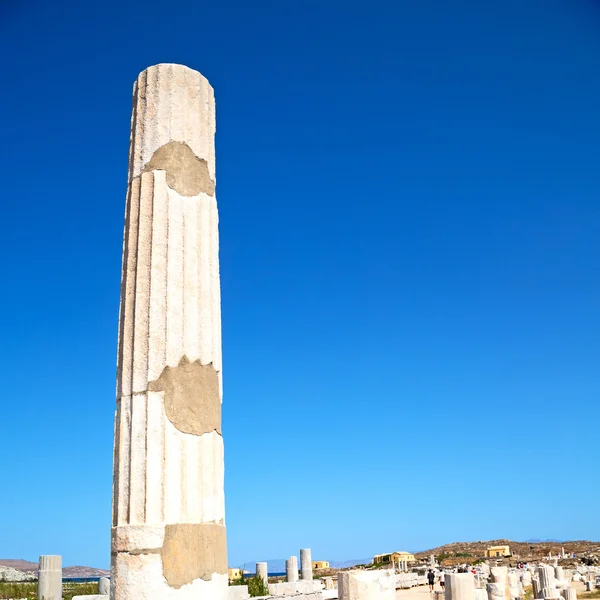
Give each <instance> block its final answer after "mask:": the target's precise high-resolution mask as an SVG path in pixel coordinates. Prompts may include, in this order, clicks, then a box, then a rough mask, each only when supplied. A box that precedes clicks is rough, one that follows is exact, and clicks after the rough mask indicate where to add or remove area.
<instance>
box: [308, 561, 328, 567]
mask: <svg viewBox="0 0 600 600" xmlns="http://www.w3.org/2000/svg"><path fill="white" fill-rule="evenodd" d="M312 568H313V569H329V562H327V561H326V560H313V561H312Z"/></svg>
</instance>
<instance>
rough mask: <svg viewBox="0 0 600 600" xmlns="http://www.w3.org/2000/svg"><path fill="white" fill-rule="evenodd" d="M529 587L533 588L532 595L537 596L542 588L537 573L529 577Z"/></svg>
mask: <svg viewBox="0 0 600 600" xmlns="http://www.w3.org/2000/svg"><path fill="white" fill-rule="evenodd" d="M531 587H532V589H533V597H534V598H539V597H540V595H541V592H542V588H541V587H540V580H539V577H538V576H537V575H536V576H535V577H532V578H531Z"/></svg>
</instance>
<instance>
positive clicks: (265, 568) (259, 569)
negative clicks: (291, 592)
mask: <svg viewBox="0 0 600 600" xmlns="http://www.w3.org/2000/svg"><path fill="white" fill-rule="evenodd" d="M256 574H257V575H258V576H259V577H260V578H261V579H262V580H263V581H264V582H265V585H269V565H268V564H267V563H266V562H257V563H256Z"/></svg>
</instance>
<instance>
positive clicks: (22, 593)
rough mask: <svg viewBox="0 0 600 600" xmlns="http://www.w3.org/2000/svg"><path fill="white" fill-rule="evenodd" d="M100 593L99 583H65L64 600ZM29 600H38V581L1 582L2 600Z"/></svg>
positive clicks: (0, 596) (0, 594) (0, 592)
mask: <svg viewBox="0 0 600 600" xmlns="http://www.w3.org/2000/svg"><path fill="white" fill-rule="evenodd" d="M97 593H98V583H68V582H65V583H63V600H72V598H73V596H84V595H88V594H97ZM6 598H27V600H37V581H33V582H20V581H4V582H0V599H2V600H4V599H6Z"/></svg>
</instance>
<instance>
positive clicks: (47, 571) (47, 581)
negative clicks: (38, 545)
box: [38, 554, 62, 600]
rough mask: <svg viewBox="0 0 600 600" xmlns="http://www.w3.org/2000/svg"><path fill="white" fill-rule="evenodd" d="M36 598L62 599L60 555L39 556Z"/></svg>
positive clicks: (43, 599) (46, 599)
mask: <svg viewBox="0 0 600 600" xmlns="http://www.w3.org/2000/svg"><path fill="white" fill-rule="evenodd" d="M38 600H62V556H58V555H53V554H49V555H46V556H40V562H39V567H38Z"/></svg>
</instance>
